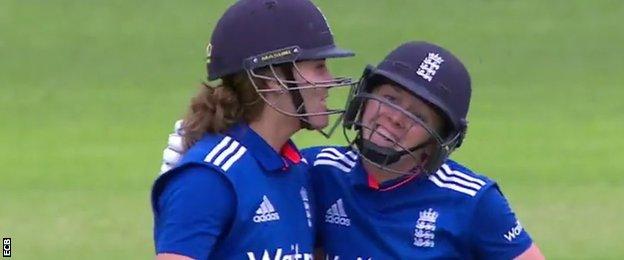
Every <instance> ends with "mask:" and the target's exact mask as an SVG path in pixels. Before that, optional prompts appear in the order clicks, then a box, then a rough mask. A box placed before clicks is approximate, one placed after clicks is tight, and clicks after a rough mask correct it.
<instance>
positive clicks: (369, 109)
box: [362, 100, 380, 124]
mask: <svg viewBox="0 0 624 260" xmlns="http://www.w3.org/2000/svg"><path fill="white" fill-rule="evenodd" d="M379 108H380V107H379V102H377V101H374V100H369V101H367V102H366V104H365V106H364V113H363V114H362V123H365V124H369V123H370V122H371V121H372V120H373V119H374V118H375V117H377V116H378V111H380V110H379Z"/></svg>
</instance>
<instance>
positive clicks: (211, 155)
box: [204, 136, 232, 162]
mask: <svg viewBox="0 0 624 260" xmlns="http://www.w3.org/2000/svg"><path fill="white" fill-rule="evenodd" d="M230 140H232V138H231V137H229V136H226V137H225V138H223V140H221V142H219V144H217V146H215V148H212V151H210V153H209V154H208V155H206V158H204V161H205V162H211V161H212V158H214V157H215V155H217V153H219V152H220V151H221V149H223V147H225V146H226V145H227V144H228V143H229V142H230Z"/></svg>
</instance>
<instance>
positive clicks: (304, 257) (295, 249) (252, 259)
mask: <svg viewBox="0 0 624 260" xmlns="http://www.w3.org/2000/svg"><path fill="white" fill-rule="evenodd" d="M290 250H291V252H292V254H285V255H284V254H283V253H284V251H283V250H282V249H281V248H278V249H276V250H275V253H274V254H273V255H272V256H271V254H270V253H269V250H267V249H265V250H264V252H263V254H262V258H260V259H261V260H293V259H297V260H299V259H301V260H312V259H314V258H313V257H312V254H311V253H302V252H299V244H294V245H291V246H290ZM247 258H248V259H249V260H256V259H258V258H256V254H254V252H247Z"/></svg>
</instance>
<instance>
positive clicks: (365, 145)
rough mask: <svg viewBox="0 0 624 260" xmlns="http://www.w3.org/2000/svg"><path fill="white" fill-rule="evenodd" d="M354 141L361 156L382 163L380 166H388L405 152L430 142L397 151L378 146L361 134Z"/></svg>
mask: <svg viewBox="0 0 624 260" xmlns="http://www.w3.org/2000/svg"><path fill="white" fill-rule="evenodd" d="M355 142H356V143H357V144H358V146H359V147H360V151H361V153H362V156H364V157H366V159H368V160H370V161H372V162H374V163H376V164H379V165H382V166H388V165H390V164H393V163H395V162H398V161H399V160H400V159H401V157H403V156H404V155H406V154H409V153H413V152H416V151H418V150H420V149H423V148H425V147H426V146H427V145H429V144H430V143H431V139H429V140H427V141H425V142H423V143H421V144H419V145H416V146H414V147H412V148H409V149H407V150H403V151H397V150H395V149H392V148H389V147H383V146H379V145H377V144H375V143H373V142H371V141H369V140H365V139H364V138H362V137H361V136H359V137H358V138H357V139H356V140H355ZM421 160H422V158H421Z"/></svg>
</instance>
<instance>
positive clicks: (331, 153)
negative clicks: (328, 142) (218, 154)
mask: <svg viewBox="0 0 624 260" xmlns="http://www.w3.org/2000/svg"><path fill="white" fill-rule="evenodd" d="M356 161H357V155H355V154H354V153H353V151H349V152H347V153H341V152H340V151H338V149H336V148H332V147H329V148H324V149H322V150H321V152H320V153H319V154H317V155H316V160H315V161H314V166H317V165H329V166H333V167H336V168H338V169H340V170H341V171H343V172H351V170H352V169H353V168H354V167H355V165H356V164H357V163H356Z"/></svg>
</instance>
